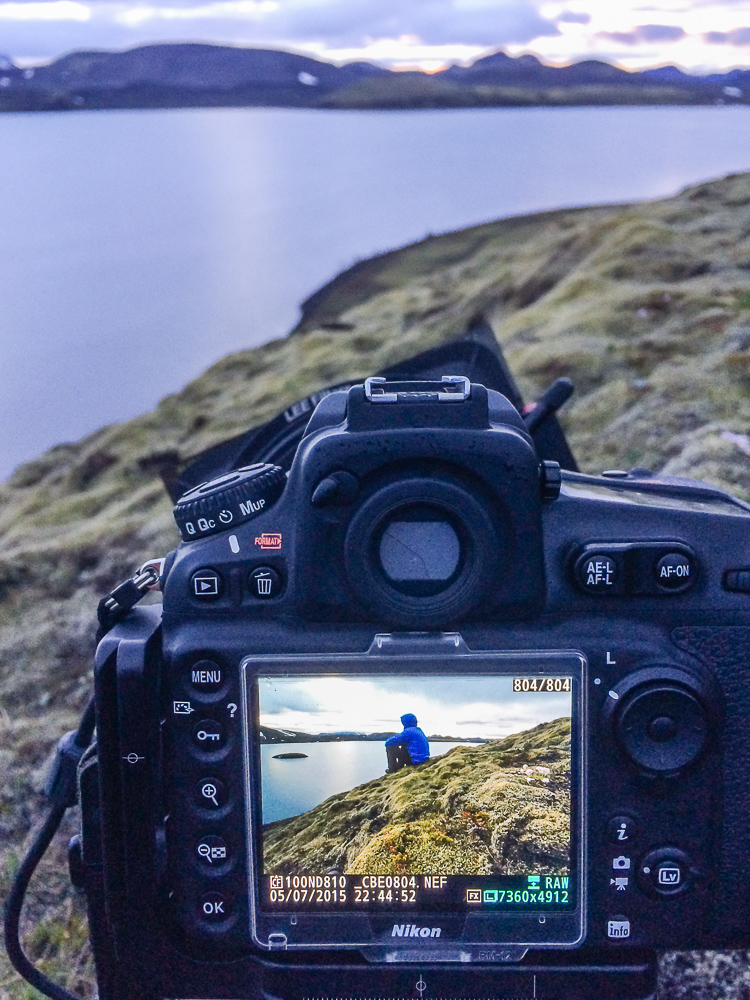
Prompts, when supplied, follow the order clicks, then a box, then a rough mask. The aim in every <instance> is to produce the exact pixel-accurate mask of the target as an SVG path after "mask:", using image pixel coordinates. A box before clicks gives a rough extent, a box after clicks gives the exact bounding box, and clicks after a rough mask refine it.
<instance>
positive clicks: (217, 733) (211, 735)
mask: <svg viewBox="0 0 750 1000" xmlns="http://www.w3.org/2000/svg"><path fill="white" fill-rule="evenodd" d="M226 741H227V734H226V731H225V729H224V727H223V726H222V724H221V723H220V722H217V721H216V720H215V719H201V721H200V722H196V724H195V725H194V726H193V744H194V745H195V746H196V747H198V749H199V750H203V751H205V752H206V753H210V752H211V751H212V750H221V748H222V747H223V746H224V744H225V743H226Z"/></svg>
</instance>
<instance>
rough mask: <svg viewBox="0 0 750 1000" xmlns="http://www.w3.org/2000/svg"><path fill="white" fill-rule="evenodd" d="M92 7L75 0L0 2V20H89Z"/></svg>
mask: <svg viewBox="0 0 750 1000" xmlns="http://www.w3.org/2000/svg"><path fill="white" fill-rule="evenodd" d="M90 17H91V9H90V8H89V7H88V6H86V4H82V3H76V2H75V0H42V2H31V3H0V21H88V20H89V18H90Z"/></svg>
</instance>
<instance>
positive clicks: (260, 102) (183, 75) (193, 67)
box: [0, 43, 750, 111]
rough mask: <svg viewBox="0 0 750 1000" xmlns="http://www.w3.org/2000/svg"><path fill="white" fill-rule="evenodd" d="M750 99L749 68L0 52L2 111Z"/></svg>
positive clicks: (169, 52)
mask: <svg viewBox="0 0 750 1000" xmlns="http://www.w3.org/2000/svg"><path fill="white" fill-rule="evenodd" d="M748 100H750V69H749V70H744V69H742V70H739V69H738V70H732V71H730V72H728V73H714V74H710V75H707V76H693V75H691V74H688V73H684V72H682V70H679V69H677V68H676V67H675V66H662V67H659V68H658V69H649V70H643V71H641V72H628V71H626V70H622V69H618V68H617V67H616V66H612V65H610V64H609V63H605V62H600V61H597V60H586V61H584V62H578V63H573V64H572V65H570V66H562V67H558V66H547V65H545V64H544V63H542V62H540V60H539V59H537V58H536V57H535V56H532V55H525V56H519V57H518V58H512V57H511V56H508V55H506V54H505V53H504V52H496V53H494V54H493V55H490V56H486V57H484V58H482V59H477V60H476V62H474V63H472V64H471V65H470V66H450V67H448V68H447V69H445V70H442V71H440V72H438V73H432V74H428V73H422V72H394V71H391V70H387V69H383V68H382V67H379V66H374V65H372V64H371V63H367V62H353V63H346V64H345V65H343V66H335V65H333V64H332V63H327V62H323V61H321V60H319V59H312V58H310V57H308V56H302V55H296V54H294V53H291V52H281V51H277V50H273V49H254V48H241V47H237V46H226V45H208V44H199V43H175V44H159V45H143V46H139V47H137V48H133V49H128V50H126V51H122V52H107V51H92V52H71V53H69V54H67V55H65V56H62V57H61V58H59V59H56V60H55V61H54V62H52V63H49V64H48V65H46V66H39V67H36V68H35V69H21V68H19V67H17V66H15V65H14V64H13V62H12V60H11V59H9V58H8V57H6V56H0V110H7V111H21V110H76V109H84V108H131V107H191V106H266V107H269V106H270V107H294V108H339V109H362V110H364V109H405V110H406V109H410V108H458V107H508V106H529V105H547V106H557V105H576V104H578V105H580V104H716V103H747V102H748Z"/></svg>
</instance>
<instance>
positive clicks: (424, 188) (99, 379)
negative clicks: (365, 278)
mask: <svg viewBox="0 0 750 1000" xmlns="http://www.w3.org/2000/svg"><path fill="white" fill-rule="evenodd" d="M749 125H750V108H746V107H738V106H735V107H700V108H698V107H695V108H562V109H554V108H536V109H535V108H531V109H528V108H525V109H514V108H511V109H499V110H498V109H486V110H470V111H469V110H467V111H434V112H429V111H426V112H425V111H422V112H395V113H384V112H336V111H331V112H325V111H300V110H280V109H266V108H248V109H187V110H169V111H107V112H82V113H68V114H65V113H57V114H55V113H45V114H29V115H23V114H11V115H3V116H2V119H1V120H0V135H1V137H2V149H3V155H2V157H1V158H0V232H2V235H3V239H2V243H0V373H1V374H0V378H1V379H2V382H1V383H0V384H1V386H2V389H1V391H0V426H2V428H3V433H2V434H1V435H0V478H4V477H5V476H7V475H8V474H9V473H10V472H11V471H12V469H13V467H14V466H15V465H16V464H18V463H19V462H21V461H23V460H25V459H28V458H32V457H34V456H35V455H37V454H39V453H40V452H41V451H43V450H44V449H46V448H47V447H49V446H51V445H53V444H56V443H59V442H60V441H64V440H74V439H76V438H78V437H80V436H82V435H84V434H86V433H88V432H90V431H93V430H95V429H96V428H98V427H100V426H102V425H103V424H105V423H109V422H111V421H115V420H123V419H127V418H129V417H132V416H134V415H136V414H137V413H139V412H142V411H144V410H146V409H149V408H150V407H152V406H153V405H154V404H155V403H156V402H157V401H158V400H159V399H160V398H161V397H162V396H164V395H166V394H168V393H170V392H174V391H175V390H177V389H179V388H180V387H181V386H182V385H184V384H185V382H187V381H188V380H189V379H191V378H193V377H194V376H196V375H198V374H199V373H200V372H201V371H202V370H203V369H204V368H206V367H207V366H208V365H209V364H211V363H212V362H213V361H216V360H217V359H219V358H220V357H222V356H224V355H225V354H227V353H228V352H230V351H234V350H238V349H241V348H245V347H252V346H255V345H257V344H260V343H263V342H264V341H266V340H269V339H271V338H274V337H278V336H282V335H283V334H284V333H286V332H287V331H288V330H289V329H290V328H291V327H292V326H293V325H294V323H295V321H296V319H297V316H298V306H299V303H300V302H301V301H302V300H303V299H304V298H305V297H306V296H307V295H309V294H310V293H311V292H313V291H314V290H315V289H316V288H317V287H319V286H320V285H321V284H323V283H324V282H325V281H327V280H328V279H330V278H331V277H333V276H334V274H336V273H337V272H338V271H340V270H341V269H342V268H345V267H347V266H348V265H350V264H352V263H353V262H354V261H355V260H357V259H359V258H362V257H366V256H370V255H371V254H373V253H376V252H378V251H383V250H387V249H390V248H392V247H395V246H399V245H403V244H405V243H408V242H411V241H413V240H417V239H420V238H421V237H423V236H425V235H427V234H428V233H431V232H432V233H436V232H443V231H447V230H451V229H456V228H460V227H463V226H468V225H472V224H475V223H480V222H485V221H488V220H490V219H494V218H497V217H500V216H506V215H513V214H518V213H525V212H532V211H537V210H542V209H548V208H556V207H560V206H572V205H584V204H596V203H601V202H619V201H624V200H631V199H638V198H654V197H659V196H662V195H669V194H671V193H674V192H676V191H677V190H678V189H679V188H680V187H682V186H684V185H686V184H689V183H693V182H696V181H699V180H704V179H707V178H710V177H715V176H719V175H721V174H724V173H727V172H730V171H738V170H745V169H748V168H750V128H748V126H749Z"/></svg>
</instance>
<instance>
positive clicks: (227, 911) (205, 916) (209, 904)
mask: <svg viewBox="0 0 750 1000" xmlns="http://www.w3.org/2000/svg"><path fill="white" fill-rule="evenodd" d="M231 913H232V906H231V903H230V902H229V900H228V899H227V897H226V896H225V895H224V893H223V892H207V893H206V894H205V896H201V898H200V900H199V901H198V915H199V917H200V918H201V919H202V920H210V921H211V923H219V922H220V921H222V920H226V919H227V917H228V916H230V915H231Z"/></svg>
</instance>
